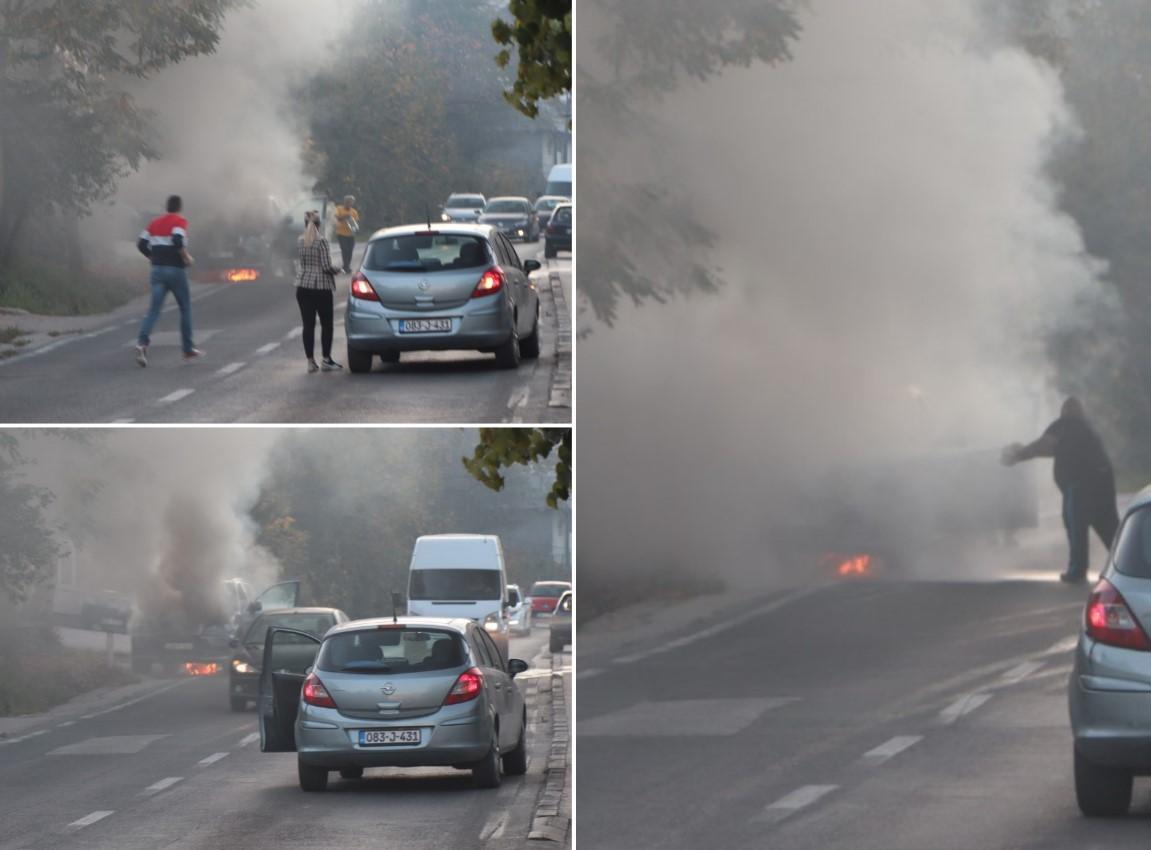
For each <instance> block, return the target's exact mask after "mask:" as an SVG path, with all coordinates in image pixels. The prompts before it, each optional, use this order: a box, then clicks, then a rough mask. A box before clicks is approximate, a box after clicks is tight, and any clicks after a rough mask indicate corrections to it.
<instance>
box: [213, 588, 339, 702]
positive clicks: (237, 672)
mask: <svg viewBox="0 0 1151 850" xmlns="http://www.w3.org/2000/svg"><path fill="white" fill-rule="evenodd" d="M347 621H348V615H347V614H345V613H344V612H343V611H341V610H340V609H339V608H283V609H280V610H278V611H270V612H268V613H267V614H261V615H259V616H258V617H256V619H255V620H253V621H252V622H251V624H250V625H248V627H247V628H246V629H245V630H244V633H243V634H237V635H236V637H235V638H233V640H232V649H233V655H232V663H231V664H230V665H229V666H228V703H229V705H231V707H232V711H243V710H244V709H245V708H247V707H248V703H249V702H254V701H255V700H256V696H257V694H258V690H259V681H260V664H261V663H262V659H263V655H264V637H265V635H267V633H268V629H270V628H273V627H275V628H285V629H296V630H297V631H301V632H307V633H308V634H310V635H315V636H316V637H317V638H321V637H323V636H324V634H325V633H326V632H327V631H328V629H330V628H331V627H332V626H337V625H339V624H340V623H346V622H347ZM313 649H314V648H313V646H312V644H310V643H307V642H301V641H297V642H296V643H295V644H294V645H293V646H291V647H287V646H283V647H281V653H288V654H290V653H292V652H295V653H297V654H300V653H304V654H309V653H313ZM310 657H311V655H309V658H310Z"/></svg>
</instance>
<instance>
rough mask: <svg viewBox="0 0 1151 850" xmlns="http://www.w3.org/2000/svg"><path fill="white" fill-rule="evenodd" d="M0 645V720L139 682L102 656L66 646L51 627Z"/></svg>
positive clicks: (13, 634)
mask: <svg viewBox="0 0 1151 850" xmlns="http://www.w3.org/2000/svg"><path fill="white" fill-rule="evenodd" d="M4 638H5V639H4V640H3V642H2V643H0V717H12V716H15V715H20V714H35V713H37V712H41V711H46V710H48V709H49V708H52V707H53V706H56V705H59V704H60V703H63V702H67V701H68V700H70V699H72V698H74V697H77V696H79V695H80V694H83V693H86V692H88V691H92V690H95V689H96V688H105V687H116V686H120V685H130V684H132V683H134V682H137V681H139V680H138V679H137V678H136V677H135V676H133V675H132V674H131V673H130V672H128V671H127V670H124V669H122V668H119V667H114V668H111V669H109V668H108V667H106V666H105V665H104V657H103V655H102V654H101V653H99V652H88V651H84V650H78V649H70V648H68V647H66V646H62V645H61V644H60V642H59V640H58V639H57V638H56V635H55V632H53V631H52V629H50V628H42V627H29V628H25V629H18V630H12V631H8V630H5V634H4Z"/></svg>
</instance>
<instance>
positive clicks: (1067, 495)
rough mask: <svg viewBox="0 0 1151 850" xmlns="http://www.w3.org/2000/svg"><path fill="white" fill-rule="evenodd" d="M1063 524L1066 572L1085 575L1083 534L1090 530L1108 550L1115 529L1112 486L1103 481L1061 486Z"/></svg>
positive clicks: (1085, 550) (1084, 540) (1112, 540)
mask: <svg viewBox="0 0 1151 850" xmlns="http://www.w3.org/2000/svg"><path fill="white" fill-rule="evenodd" d="M1063 527H1064V528H1065V529H1067V548H1068V549H1069V550H1070V557H1069V558H1068V561H1067V572H1068V573H1069V574H1070V575H1073V576H1085V575H1087V566H1088V565H1087V543H1088V539H1087V535H1088V532H1090V531H1091V530H1092V529H1094V530H1095V533H1096V534H1097V535H1099V539H1100V540H1102V541H1103V545H1104V546H1106V547H1107V548H1108V549H1110V548H1111V544H1112V543H1113V542H1115V532H1116V531H1117V530H1118V529H1119V511H1118V509H1117V508H1116V506H1115V487H1114V485H1111V486H1110V487H1108V486H1107V485H1106V484H1088V485H1082V484H1078V485H1076V484H1072V485H1068V486H1067V487H1065V488H1064V489H1063Z"/></svg>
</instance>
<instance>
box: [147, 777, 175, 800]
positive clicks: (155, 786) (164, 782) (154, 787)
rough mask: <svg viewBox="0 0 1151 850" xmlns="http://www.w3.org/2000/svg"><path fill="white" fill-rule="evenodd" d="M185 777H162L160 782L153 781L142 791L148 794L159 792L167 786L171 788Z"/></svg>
mask: <svg viewBox="0 0 1151 850" xmlns="http://www.w3.org/2000/svg"><path fill="white" fill-rule="evenodd" d="M183 778H184V777H182V776H169V777H168V778H167V779H161V780H160V781H159V782H153V783H152V784H151V785H149V786H148V787H147V788H145V789H144V790H143V792H142V793H143V794H144V795H146V796H149V795H152V794H158V793H160V792H161V791H163V790H164V789H165V788H171V787H172V786H173V785H175V784H176V783H177V782H180V781H181V780H183Z"/></svg>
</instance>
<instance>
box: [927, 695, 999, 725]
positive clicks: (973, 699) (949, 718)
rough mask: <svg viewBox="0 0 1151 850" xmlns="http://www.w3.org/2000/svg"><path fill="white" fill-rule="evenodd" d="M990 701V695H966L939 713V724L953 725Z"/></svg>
mask: <svg viewBox="0 0 1151 850" xmlns="http://www.w3.org/2000/svg"><path fill="white" fill-rule="evenodd" d="M989 699H991V694H967V695H966V696H962V697H960V698H959V699H957V700H956V701H955V702H953V703H951V705H949V706H947V708H945V709H943V711H941V712H939V722H940V723H944V724H948V723H954V722H955V721H956V720H958V719H959V718H960V717H963V716H965V715H968V714H970V713H971V712H973V711H975V709H977V708H979V706H981V705H983V703H985V702H987V701H988V700H989Z"/></svg>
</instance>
